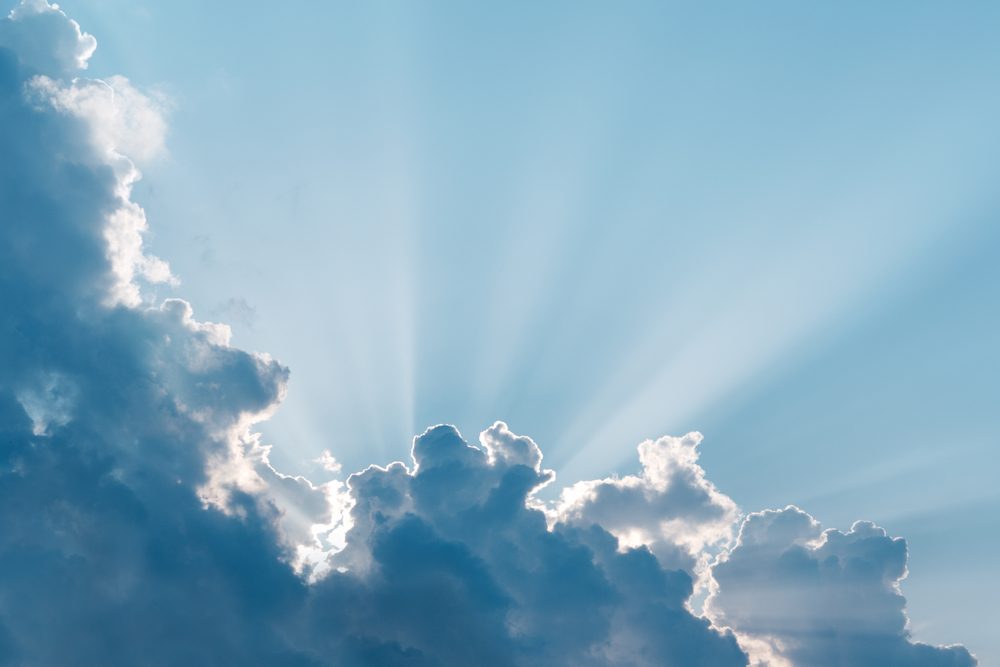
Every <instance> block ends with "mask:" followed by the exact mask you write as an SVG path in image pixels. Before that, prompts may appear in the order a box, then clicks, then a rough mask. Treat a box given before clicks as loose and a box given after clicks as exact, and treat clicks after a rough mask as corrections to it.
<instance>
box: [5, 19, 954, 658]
mask: <svg viewBox="0 0 1000 667" xmlns="http://www.w3.org/2000/svg"><path fill="white" fill-rule="evenodd" d="M95 45H96V42H95V41H94V39H93V37H91V36H90V35H87V34H86V33H84V32H83V31H82V30H81V29H80V27H79V26H78V25H77V24H76V23H75V22H73V21H71V20H70V19H69V18H68V17H67V16H66V15H65V14H64V13H63V12H62V11H61V10H59V9H58V8H57V7H56V6H55V5H50V4H48V3H47V2H46V1H45V0H23V1H22V2H21V4H20V5H19V6H18V7H17V8H15V9H14V10H13V11H12V12H11V13H10V14H9V15H8V17H7V18H6V19H3V20H2V21H0V154H2V155H3V156H4V159H3V160H0V294H2V295H3V300H2V302H0V305H2V312H0V367H2V368H3V369H4V372H3V373H2V374H0V571H3V572H4V573H5V576H3V577H0V665H2V666H6V665H11V666H19V667H20V666H25V667H26V666H33V665H45V666H46V667H61V666H70V665H106V666H109V667H114V666H116V665H129V666H133V665H151V666H156V665H164V666H166V665H178V664H187V665H220V664H239V665H269V666H277V665H288V666H293V665H294V666H301V667H306V666H310V667H314V666H322V665H359V666H362V665H364V666H367V665H372V666H375V665H378V666H393V665H410V666H414V665H428V666H429V665H435V666H444V667H447V666H450V665H455V666H457V665H463V666H465V665H470V664H474V665H484V666H485V665H525V666H532V665H538V666H543V665H544V666H546V667H549V666H559V665H566V666H574V667H586V666H588V665H592V666H594V667H609V666H620V667H643V666H647V665H648V666H653V665H657V666H662V665H668V666H669V665H684V666H696V665H706V666H720V667H724V666H726V665H746V664H748V660H749V658H748V656H747V654H746V651H745V648H749V649H750V650H753V651H754V653H755V655H757V654H763V651H765V649H766V650H767V651H770V652H771V655H772V657H773V659H774V660H775V661H778V660H785V661H791V662H793V663H794V664H804V665H811V664H816V665H820V664H835V663H836V664H844V661H845V660H846V661H848V662H849V663H850V664H855V665H866V664H873V665H874V664H909V665H925V664H926V665H930V664H933V665H938V664H956V665H966V664H972V663H971V660H972V659H971V657H970V656H969V655H968V653H967V652H966V651H965V650H964V649H961V648H935V647H928V646H923V645H920V644H916V643H914V642H912V641H911V640H910V638H909V636H908V634H907V632H906V626H905V617H904V616H903V612H902V606H903V599H902V596H901V595H900V594H899V591H898V582H899V580H900V578H901V577H902V573H903V572H904V569H903V568H904V563H905V548H904V547H902V546H900V543H897V542H895V541H893V540H890V539H889V538H887V537H886V536H885V535H884V533H882V532H880V531H879V530H878V529H876V528H875V527H874V526H870V525H868V524H859V525H858V526H855V528H854V529H852V531H851V532H849V533H847V534H840V533H821V532H819V529H818V527H817V526H815V525H814V522H811V520H806V519H803V518H801V517H799V516H798V515H796V514H795V513H794V512H791V511H790V510H786V511H785V512H784V513H778V514H775V513H772V514H762V515H751V516H750V518H748V520H747V522H746V523H745V524H744V526H743V529H742V531H741V533H740V538H739V540H738V541H737V542H736V544H735V547H734V548H733V549H732V551H731V552H727V551H726V547H727V543H728V541H729V539H730V531H731V530H732V527H733V526H734V525H735V522H736V520H737V518H738V510H737V509H736V507H735V505H734V504H733V503H732V501H731V500H730V499H728V498H727V497H726V496H724V495H723V494H722V493H720V492H719V491H718V490H717V489H715V487H714V486H713V485H711V484H710V483H709V482H708V481H707V480H706V479H705V476H704V471H703V470H702V469H701V467H700V466H699V465H698V463H697V447H698V443H699V442H700V436H698V435H697V434H690V435H688V436H685V437H683V438H662V439H660V440H657V441H649V442H646V443H643V444H642V445H640V448H639V453H640V461H641V464H642V471H641V472H640V473H639V474H638V475H635V476H627V477H622V478H609V479H605V480H597V481H593V482H585V483H581V484H578V485H575V486H573V487H571V488H570V489H568V490H567V491H566V492H565V493H564V494H563V495H562V497H561V499H560V501H559V502H557V503H555V504H553V505H552V506H544V505H543V504H542V503H541V502H540V501H539V500H538V499H537V498H535V497H534V493H535V491H536V490H537V489H539V488H540V487H541V486H542V485H545V484H548V483H551V482H552V481H553V479H554V474H553V473H552V472H551V471H549V470H546V469H545V468H544V467H543V465H542V461H543V459H542V452H541V450H540V448H539V447H538V445H537V444H536V443H535V442H534V441H533V440H531V439H530V438H528V437H525V436H520V435H517V434H515V433H513V432H512V431H511V430H510V429H509V428H508V427H507V426H506V425H505V424H503V423H501V422H497V423H496V424H494V425H493V426H492V427H490V428H489V429H487V430H485V431H484V432H483V433H482V434H480V437H479V440H478V442H477V443H475V444H468V443H466V442H465V441H464V440H463V439H462V437H461V436H460V435H459V433H458V432H457V431H456V430H455V429H454V428H452V427H449V426H437V427H434V428H432V429H429V430H428V431H426V432H425V433H424V434H422V435H421V436H419V437H418V438H416V439H415V440H414V443H413V448H412V461H411V462H409V463H408V464H404V463H400V462H397V463H392V464H390V465H388V466H386V467H379V466H372V467H369V468H368V469H366V470H364V471H362V472H359V473H356V474H354V475H351V476H350V477H349V478H348V479H347V480H346V481H342V480H338V479H332V480H330V481H327V482H323V483H316V482H314V481H312V480H310V479H307V478H305V477H302V476H292V475H286V474H283V473H281V472H280V471H278V470H276V469H275V468H274V466H273V465H272V464H271V462H270V459H269V453H270V445H268V444H266V443H264V442H262V441H261V438H260V435H259V434H257V433H255V432H254V425H255V424H256V423H258V422H259V421H261V420H263V419H266V418H267V417H268V416H269V415H270V414H271V413H272V412H273V411H274V410H275V409H276V408H277V406H278V404H279V403H280V401H281V399H282V397H283V395H284V392H285V386H286V383H287V380H288V377H289V371H288V369H286V368H285V367H283V366H282V365H281V364H280V363H278V362H277V361H275V360H274V359H272V358H270V357H269V356H267V355H265V354H257V353H250V352H246V351H244V350H240V349H238V348H236V347H234V346H232V344H231V337H230V331H229V328H228V327H227V326H225V325H224V324H217V323H210V322H204V321H200V320H198V319H197V318H196V317H195V314H194V312H193V310H192V308H191V306H190V305H189V304H187V303H186V302H184V301H182V300H179V299H167V300H165V301H162V302H154V301H152V299H151V298H150V297H149V296H148V292H149V290H148V289H146V285H147V284H148V283H151V282H158V281H160V282H162V281H172V280H173V277H172V276H171V274H170V271H169V268H168V267H167V265H166V264H165V263H164V262H162V260H159V259H158V258H155V257H153V256H151V255H149V254H148V253H147V252H146V251H145V249H144V247H143V234H144V233H145V230H146V218H145V213H144V212H143V210H142V208H141V207H139V206H138V204H136V203H135V202H133V201H132V199H131V193H132V186H133V185H134V183H135V181H136V180H137V179H138V178H139V171H138V170H137V169H136V167H135V163H134V162H133V159H140V160H141V159H149V158H151V157H152V156H154V155H155V154H156V153H157V152H159V151H162V149H163V137H164V134H165V127H166V124H165V123H164V121H163V118H162V103H161V102H160V101H158V100H157V99H156V98H155V96H149V95H147V94H144V93H143V92H141V91H140V90H138V89H137V88H135V87H134V86H132V84H130V83H129V82H128V81H127V80H125V79H123V78H112V79H109V80H101V81H98V80H88V79H83V78H80V77H79V74H80V71H81V70H82V69H84V68H85V67H86V64H87V59H88V58H89V57H90V55H91V54H92V53H93V50H94V48H95ZM320 463H321V464H322V466H323V467H324V468H325V469H326V472H327V473H328V476H330V475H331V474H337V473H338V472H339V465H338V464H337V463H336V459H335V458H334V456H333V454H332V453H329V454H328V455H325V456H324V457H322V458H321V460H320ZM779 514H780V517H779ZM786 523H787V524H788V526H790V527H786ZM720 551H721V552H722V553H723V555H722V556H721V558H720V560H719V563H718V565H716V566H715V568H714V571H713V572H714V581H715V583H714V584H713V586H714V587H715V588H714V589H713V595H712V598H711V605H710V609H711V613H712V615H711V617H702V616H698V615H696V614H695V613H693V612H692V610H691V609H690V608H689V601H690V598H691V595H692V591H693V589H694V581H695V578H700V579H701V580H704V581H708V577H709V576H710V574H709V572H708V570H707V567H706V564H707V563H708V560H709V559H710V558H711V557H713V556H714V555H715V554H717V553H719V552H720ZM789 554H790V555H789ZM762 591H764V592H763V593H762ZM762 595H765V596H770V597H760V596H762ZM762 599H773V600H775V601H776V603H775V604H774V605H767V604H764V603H762V601H761V600H762ZM824 610H827V611H824ZM829 610H832V611H829ZM713 621H714V622H713ZM729 628H732V629H733V630H735V631H736V632H737V633H739V636H740V638H741V640H742V641H743V642H744V644H743V646H741V645H740V644H739V643H738V641H737V635H736V634H734V632H733V630H730V629H729ZM862 629H867V630H869V632H868V634H864V633H863V632H862ZM949 657H950V658H952V659H953V662H952V663H948V662H943V661H944V660H945V659H946V658H949ZM890 658H891V659H890ZM872 660H875V662H871V661H872ZM879 660H881V661H882V662H879ZM886 660H888V662H886ZM931 660H937V662H931ZM838 661H839V662H838ZM866 661H867V662H866ZM893 661H894V662H893ZM775 664H777V662H775Z"/></svg>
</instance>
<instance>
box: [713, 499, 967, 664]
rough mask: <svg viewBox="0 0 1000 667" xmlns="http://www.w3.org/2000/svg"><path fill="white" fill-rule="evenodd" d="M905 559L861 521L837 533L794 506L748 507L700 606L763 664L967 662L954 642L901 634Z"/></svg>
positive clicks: (902, 548) (900, 549) (895, 541)
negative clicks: (737, 636)
mask: <svg viewBox="0 0 1000 667" xmlns="http://www.w3.org/2000/svg"><path fill="white" fill-rule="evenodd" d="M906 556H907V554H906V542H905V541H904V540H903V539H902V538H898V537H897V538H893V537H889V536H888V535H887V534H886V532H885V530H883V529H882V528H879V527H878V526H876V525H874V524H872V523H869V522H866V521H859V522H857V523H855V524H854V525H853V526H852V527H851V529H850V530H849V531H848V532H846V533H842V532H840V531H838V530H833V529H830V530H826V531H824V530H822V528H821V526H820V524H819V523H818V522H817V521H816V520H815V519H813V518H812V517H811V516H809V515H808V514H806V513H805V512H803V511H802V510H800V509H798V508H796V507H786V508H785V509H783V510H778V511H765V512H759V513H754V514H751V515H749V516H748V517H747V518H746V520H745V521H744V522H743V526H742V528H741V529H740V534H739V539H738V541H737V543H736V545H735V547H734V548H733V549H732V550H731V551H730V552H729V553H728V554H726V555H725V556H723V557H722V558H721V560H720V562H719V563H718V564H717V565H716V566H715V568H714V570H713V574H714V576H715V580H716V583H717V588H716V590H715V591H714V592H713V594H712V596H711V597H710V598H709V600H708V606H709V609H710V610H711V613H712V615H713V617H714V618H715V619H716V620H717V621H718V622H719V623H720V624H722V625H725V626H728V627H731V628H733V629H734V630H736V631H738V632H740V633H741V634H744V635H747V636H748V637H749V638H750V639H751V642H750V643H748V646H753V647H756V650H757V652H758V653H759V654H760V655H761V657H762V658H763V661H765V662H771V663H772V664H773V663H775V662H777V661H778V660H780V661H781V664H791V665H815V666H816V667H822V666H825V665H830V666H833V665H913V666H914V667H917V666H919V667H924V666H926V667H932V666H933V667H938V666H941V667H944V666H945V665H947V666H948V667H959V666H963V667H964V666H966V665H974V664H975V660H974V659H973V658H972V656H971V655H970V654H969V652H968V651H967V650H966V649H965V648H963V647H961V646H948V647H936V646H928V645H926V644H921V643H919V642H914V641H913V640H912V638H911V637H910V633H909V630H908V622H907V618H906V615H905V614H904V607H905V604H906V600H905V599H904V598H903V595H902V593H901V592H900V582H901V581H902V580H903V578H904V577H905V576H906Z"/></svg>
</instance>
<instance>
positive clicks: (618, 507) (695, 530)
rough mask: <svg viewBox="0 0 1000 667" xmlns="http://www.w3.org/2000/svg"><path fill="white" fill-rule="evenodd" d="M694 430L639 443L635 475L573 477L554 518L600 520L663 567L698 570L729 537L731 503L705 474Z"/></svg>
mask: <svg viewBox="0 0 1000 667" xmlns="http://www.w3.org/2000/svg"><path fill="white" fill-rule="evenodd" d="M701 441H702V435H701V434H700V433H688V434H687V435H686V436H684V437H682V438H673V437H669V436H667V437H663V438H660V439H658V440H647V441H645V442H643V443H642V444H640V445H639V461H640V463H641V464H642V472H641V473H640V474H639V475H627V476H625V477H612V478H608V479H602V480H593V481H585V482H579V483H577V484H574V485H573V486H570V487H569V488H566V489H564V490H563V492H562V496H561V498H560V501H559V503H558V506H557V507H556V509H555V511H554V513H553V515H554V517H555V519H556V520H557V521H561V522H566V523H575V524H581V525H589V524H595V523H596V524H598V525H601V526H603V527H604V528H606V529H607V530H609V531H611V533H613V534H614V535H615V536H616V537H617V538H618V539H619V540H620V541H621V542H622V543H623V544H627V545H632V546H637V545H640V544H642V545H647V546H648V547H649V548H650V549H651V550H652V551H653V553H655V554H656V556H657V557H658V558H659V559H660V561H661V562H662V563H663V564H664V565H667V566H669V567H674V568H680V569H684V570H686V571H688V572H691V573H704V572H705V569H706V567H707V565H708V561H709V558H710V556H711V555H712V554H713V553H714V551H715V550H716V549H719V548H721V547H723V546H725V545H726V544H728V542H729V541H730V540H731V538H732V531H733V526H734V525H735V522H736V521H737V520H738V519H739V510H738V509H737V507H736V503H734V502H733V501H732V499H730V498H729V497H728V496H726V495H724V494H722V493H720V492H719V490H718V489H716V488H715V486H714V485H713V484H712V483H711V482H709V481H708V480H707V479H705V471H704V470H703V469H702V468H701V466H700V465H698V445H699V444H700V443H701Z"/></svg>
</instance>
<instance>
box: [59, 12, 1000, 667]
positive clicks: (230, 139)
mask: <svg viewBox="0 0 1000 667" xmlns="http://www.w3.org/2000/svg"><path fill="white" fill-rule="evenodd" d="M64 4H65V8H66V9H67V10H68V11H69V12H70V13H71V14H72V15H73V16H74V17H76V18H78V19H79V20H80V22H81V24H82V25H83V26H84V27H85V28H86V29H87V30H89V31H90V32H92V33H94V34H96V35H97V36H98V38H99V43H100V44H99V49H98V51H97V54H96V55H95V57H94V59H93V60H92V68H91V70H92V72H93V73H94V74H95V75H98V76H99V75H105V74H110V73H117V72H123V73H125V74H127V75H128V76H130V78H132V80H133V81H134V82H136V83H137V84H139V85H144V86H150V85H158V86H160V87H161V88H162V90H163V91H164V92H165V93H166V94H167V95H168V96H169V98H170V99H172V104H173V111H172V113H171V137H170V141H169V148H170V156H169V157H168V158H167V159H165V160H162V161H160V162H157V163H154V164H151V165H146V166H145V168H144V171H145V173H146V176H147V180H146V181H145V182H144V184H142V185H141V187H140V188H139V190H138V194H137V199H138V200H139V201H140V202H141V203H143V205H145V206H146V208H147V212H148V214H149V217H150V219H151V223H152V226H153V229H154V233H153V236H152V237H151V239H150V245H151V247H152V249H153V250H154V251H155V252H156V253H157V254H159V255H161V256H163V257H165V258H167V259H169V260H170V261H171V263H172V265H173V267H174V269H175V271H176V272H177V273H178V274H179V275H180V276H181V277H182V279H183V281H184V284H183V286H182V287H181V288H180V289H179V290H178V293H179V294H182V295H183V296H184V297H185V298H188V299H190V300H191V301H192V302H193V304H194V305H195V308H196V312H197V313H198V314H199V316H200V317H205V318H209V319H211V318H216V319H222V320H227V321H230V322H231V323H232V324H233V326H234V330H235V332H236V342H237V343H238V344H240V345H242V346H246V347H251V348H254V349H259V350H266V351H268V352H271V353H272V354H274V355H275V356H276V357H278V358H279V359H281V360H282V361H283V362H285V363H287V364H288V365H289V366H291V368H292V378H293V379H292V382H291V386H290V393H289V396H288V399H287V402H286V405H285V406H284V407H283V409H282V410H281V411H280V413H279V414H278V415H277V416H276V417H275V418H274V419H273V420H272V422H270V423H268V424H266V425H265V426H264V432H265V434H266V436H267V438H268V439H269V440H271V441H275V442H281V444H282V450H281V451H280V452H279V453H278V455H277V458H278V459H279V462H280V463H281V464H282V465H283V466H284V467H285V468H286V469H288V468H290V469H293V470H295V469H302V470H305V469H307V467H308V465H309V461H310V460H311V459H312V458H314V457H316V456H317V455H318V453H319V452H320V450H322V449H324V448H329V449H331V450H332V451H333V452H334V454H335V455H336V456H337V457H338V458H339V459H340V460H341V461H343V462H344V464H345V468H346V469H348V470H352V469H357V468H359V467H361V466H364V465H366V464H368V463H370V462H386V461H389V460H392V459H395V458H400V457H403V456H405V454H406V452H407V448H408V445H409V438H410V436H411V435H412V434H413V433H414V432H415V431H417V430H422V429H423V427H425V426H427V425H429V424H434V423H438V422H450V423H455V424H456V425H458V426H459V428H460V429H462V431H463V432H464V433H465V434H466V435H467V436H470V435H474V434H475V433H476V432H477V431H478V430H480V429H481V428H484V427H485V426H487V425H489V424H490V423H492V421H493V420H495V419H504V420H506V421H508V422H509V423H510V425H511V427H512V428H513V429H515V430H516V431H517V432H520V433H527V434H530V435H532V436H533V437H534V438H535V439H536V440H537V441H538V442H539V443H540V444H541V445H542V447H543V449H544V451H545V453H546V457H547V458H546V462H547V463H548V464H549V465H550V466H552V467H555V468H556V469H557V471H558V472H559V476H560V477H559V480H560V482H571V481H574V480H577V479H582V478H588V477H594V476H599V475H604V474H606V473H607V472H608V471H609V470H619V471H628V470H632V469H633V467H634V447H635V444H636V443H637V442H638V441H639V440H641V439H643V438H646V437H653V436H657V435H660V434H664V433H678V434H679V433H683V432H685V431H688V430H694V429H697V430H700V431H702V432H703V433H704V434H705V435H706V441H705V444H704V445H703V451H704V455H703V458H704V463H705V467H706V469H707V470H708V474H709V476H710V477H711V478H712V479H713V480H714V481H715V482H716V483H717V484H718V486H719V487H720V488H721V489H722V490H723V491H725V492H726V493H728V494H730V495H731V496H733V498H734V499H735V500H736V501H737V502H739V503H740V505H741V506H742V507H744V508H746V509H747V510H753V509H759V508H762V507H769V506H776V505H784V504H786V503H790V502H794V503H799V504H801V505H802V506H803V507H804V508H805V509H806V510H808V511H809V512H811V513H812V514H814V515H815V516H816V517H817V518H819V519H820V520H822V521H823V522H824V523H825V524H826V525H829V526H840V527H842V528H846V527H848V526H849V525H850V523H851V521H853V520H854V519H858V518H864V519H871V520H874V521H876V522H878V523H880V524H882V525H884V526H886V527H887V529H888V530H889V531H890V532H891V533H893V534H900V535H903V536H905V537H907V539H908V540H909V541H910V546H911V564H910V569H911V578H910V580H909V581H908V582H907V584H906V592H907V597H908V599H909V600H910V605H911V610H912V617H913V621H914V627H915V630H916V634H917V637H918V638H920V639H924V640H928V641H962V642H964V643H966V644H967V645H968V646H969V647H970V648H971V649H973V650H974V651H976V652H977V653H978V654H979V655H980V657H981V658H982V661H983V664H984V665H989V664H1000V643H998V641H997V639H995V637H994V636H993V635H994V633H993V632H992V628H991V627H989V626H991V625H992V622H991V618H992V616H993V615H994V613H993V600H994V599H996V598H997V597H998V596H1000V585H998V581H997V575H996V572H995V566H994V565H993V563H994V562H995V560H996V552H997V549H998V548H1000V540H998V538H997V535H996V530H997V528H996V518H995V517H996V516H997V515H998V512H1000V494H998V491H997V485H996V479H997V475H998V472H1000V464H998V454H997V448H998V445H1000V443H998V439H1000V410H998V409H997V399H998V397H1000V391H998V385H1000V382H998V380H997V378H998V373H1000V351H998V346H997V342H998V341H997V339H998V335H997V332H998V330H1000V305H998V304H1000V195H998V193H997V187H996V184H997V183H998V182H1000V160H998V159H997V156H998V155H1000V123H998V122H997V119H998V118H1000V85H998V76H1000V41H998V39H997V35H998V34H1000V5H997V4H996V3H990V2H981V3H975V2H969V3H960V4H955V3H945V2H939V3H929V2H881V3H865V2H848V3H835V4H827V5H820V4H819V3H800V2H772V3H699V4H698V6H697V7H695V6H693V5H692V6H688V7H681V6H678V5H670V4H668V3H659V2H657V3H626V4H624V5H622V4H617V5H612V4H608V3H596V2H594V3H576V2H574V3H530V2H513V3H504V4H503V5H499V4H498V5H496V6H494V7H492V8H488V7H487V6H486V4H485V3H474V4H473V3H467V4H466V5H464V6H459V5H458V4H457V3H435V4H430V3H424V4H418V3H412V2H399V3H378V4H375V3H336V2H334V3H278V4H275V5H274V6H272V7H270V8H268V9H266V10H265V9H258V8H256V7H257V6H255V5H252V4H249V5H248V4H243V3H235V2H212V3H203V2H193V1H191V0H177V1H173V2H169V3H166V2H164V3H148V2H135V1H133V0H128V1H126V0H72V1H71V2H70V1H68V2H66V3H64Z"/></svg>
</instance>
